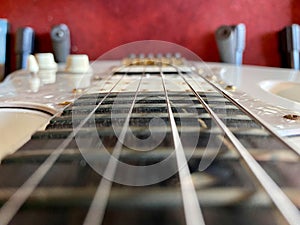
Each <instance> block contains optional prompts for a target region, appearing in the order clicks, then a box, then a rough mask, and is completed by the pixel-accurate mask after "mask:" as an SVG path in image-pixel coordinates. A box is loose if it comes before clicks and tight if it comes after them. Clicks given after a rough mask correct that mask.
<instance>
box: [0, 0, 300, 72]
mask: <svg viewBox="0 0 300 225" xmlns="http://www.w3.org/2000/svg"><path fill="white" fill-rule="evenodd" d="M0 18H8V20H9V21H10V22H11V26H12V27H11V28H12V29H11V31H12V33H14V32H15V31H16V29H17V28H18V27H20V26H31V27H33V28H34V29H35V31H36V34H37V39H38V51H39V52H47V51H51V42H50V37H49V31H50V29H51V26H53V25H56V24H59V23H66V24H67V25H68V26H69V28H70V30H71V38H72V52H73V53H87V54H88V55H89V57H90V58H91V59H95V58H97V57H98V56H100V55H101V54H102V53H104V52H105V51H107V50H109V49H111V48H113V47H116V46H118V45H120V44H123V43H127V42H131V41H135V40H144V39H159V40H166V41H171V42H174V43H177V44H180V45H183V46H185V47H187V48H189V49H190V50H192V51H194V52H195V53H196V54H198V55H199V56H200V57H201V58H202V59H203V60H205V61H219V57H218V51H217V47H216V44H215V41H214V31H215V30H216V29H217V28H218V27H219V26H220V25H222V24H236V23H240V22H243V23H245V24H246V27H247V43H246V50H245V54H244V63H245V64H254V65H267V66H280V57H279V53H278V43H277V41H278V39H277V32H278V31H279V30H280V29H282V28H283V27H284V26H287V25H290V24H291V23H300V1H299V0H165V1H164V0H148V1H146V0H135V1H134V0H66V1H63V0H18V1H17V0H0ZM12 42H14V37H13V39H12ZM11 45H12V46H11V52H13V43H12V44H11ZM12 58H14V55H13V56H12ZM13 61H14V60H13Z"/></svg>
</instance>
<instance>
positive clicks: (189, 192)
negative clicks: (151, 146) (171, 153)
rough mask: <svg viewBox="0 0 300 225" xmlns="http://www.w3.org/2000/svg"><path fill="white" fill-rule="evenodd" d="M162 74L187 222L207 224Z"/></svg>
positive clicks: (188, 224)
mask: <svg viewBox="0 0 300 225" xmlns="http://www.w3.org/2000/svg"><path fill="white" fill-rule="evenodd" d="M160 68H161V67H160ZM160 76H161V79H162V84H163V89H164V93H165V97H166V103H167V108H168V114H169V119H170V125H171V131H172V136H173V142H174V147H175V153H176V160H177V167H178V173H179V180H180V186H181V193H182V200H183V208H184V214H185V220H186V224H187V225H205V222H204V218H203V215H202V212H201V208H200V204H199V200H198V196H197V193H196V190H195V187H194V184H193V180H192V177H191V174H190V170H189V167H188V164H187V160H186V157H185V154H184V149H183V146H182V143H181V140H180V136H179V132H178V129H177V126H176V122H175V119H174V115H173V112H172V108H171V104H170V100H169V96H168V92H167V88H166V83H165V78H164V74H163V72H162V70H161V71H160Z"/></svg>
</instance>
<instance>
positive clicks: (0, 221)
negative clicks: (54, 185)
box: [0, 66, 125, 225]
mask: <svg viewBox="0 0 300 225" xmlns="http://www.w3.org/2000/svg"><path fill="white" fill-rule="evenodd" d="M123 67H124V66H122V67H120V69H122V68H123ZM113 73H114V72H112V74H113ZM112 74H110V76H109V77H108V79H110V78H111V77H112ZM124 77H125V74H124V75H123V76H122V77H121V78H120V79H119V80H118V81H117V82H116V84H115V85H114V86H113V87H112V88H111V89H110V90H109V92H108V93H107V94H106V95H105V96H104V97H103V99H102V100H101V101H100V102H99V103H98V104H97V105H96V107H95V108H94V109H93V110H92V112H90V113H89V114H88V116H87V117H86V118H85V119H84V120H83V121H81V122H80V124H79V125H78V126H77V127H76V128H74V129H73V131H72V132H71V133H70V134H69V135H68V137H67V138H66V139H65V140H64V141H63V142H62V143H61V144H60V145H59V146H58V147H57V148H56V149H55V150H54V151H53V152H52V153H51V154H50V155H49V156H48V157H47V159H46V160H45V161H44V162H43V163H42V164H41V165H40V166H39V167H38V168H37V169H36V170H35V171H34V173H33V174H32V175H31V176H30V177H29V178H28V179H27V180H26V181H25V182H24V183H23V184H22V185H21V186H20V187H19V188H18V189H17V190H16V192H15V193H14V194H13V195H12V196H11V197H10V198H9V199H8V201H7V202H5V204H4V205H3V206H2V207H1V209H0V225H8V223H9V222H10V221H11V220H12V218H13V217H14V216H15V215H16V213H17V212H18V210H19V209H20V208H21V206H22V205H23V204H24V202H25V201H26V200H27V199H28V198H29V196H30V195H31V194H32V192H33V191H34V190H35V189H36V187H37V186H38V184H39V183H40V182H41V180H42V179H43V178H44V177H45V175H46V174H47V173H48V171H49V170H50V168H51V167H52V166H53V165H54V163H55V162H56V160H57V159H58V157H59V156H60V155H61V154H62V152H63V151H64V150H65V148H66V147H67V146H68V144H69V143H70V142H71V140H72V139H73V137H75V136H76V135H77V133H78V132H79V131H80V129H81V128H82V127H83V126H84V124H85V123H86V122H87V121H88V120H89V119H90V118H91V117H92V115H93V114H94V113H95V112H96V110H97V109H98V108H99V107H100V105H101V104H102V102H103V101H104V100H105V99H106V98H107V97H108V96H109V94H111V92H112V91H113V89H114V88H115V87H116V86H117V85H118V84H119V83H120V81H121V80H122V79H123V78H124Z"/></svg>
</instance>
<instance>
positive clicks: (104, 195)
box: [83, 72, 145, 225]
mask: <svg viewBox="0 0 300 225" xmlns="http://www.w3.org/2000/svg"><path fill="white" fill-rule="evenodd" d="M144 75H145V72H143V73H142V75H141V76H140V80H139V83H138V86H137V89H136V91H135V95H134V98H133V100H132V103H131V106H130V109H129V112H128V115H127V116H126V119H125V122H124V125H123V127H122V130H121V133H120V136H119V137H118V140H117V143H116V145H115V146H114V149H113V151H112V155H111V157H110V159H109V161H108V163H107V166H106V168H105V171H104V174H103V176H102V179H101V182H100V184H99V185H98V188H97V190H96V193H95V195H94V198H93V201H92V203H91V205H90V208H89V210H88V212H87V215H86V217H85V220H84V223H83V225H99V224H102V221H103V218H104V214H105V209H106V206H107V203H108V198H109V195H110V191H111V186H112V179H113V178H114V176H115V172H116V169H117V165H118V159H119V157H120V154H121V151H122V147H123V143H124V140H125V135H126V132H127V131H128V128H129V122H130V118H131V115H132V111H133V108H134V105H135V102H136V100H137V96H138V93H139V90H140V86H141V83H142V79H143V77H144Z"/></svg>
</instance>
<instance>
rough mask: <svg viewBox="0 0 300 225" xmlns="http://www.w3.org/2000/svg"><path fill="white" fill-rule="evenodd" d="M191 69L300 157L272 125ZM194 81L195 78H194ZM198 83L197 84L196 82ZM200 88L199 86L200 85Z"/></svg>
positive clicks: (299, 152) (298, 152) (298, 151)
mask: <svg viewBox="0 0 300 225" xmlns="http://www.w3.org/2000/svg"><path fill="white" fill-rule="evenodd" d="M184 62H186V60H184ZM189 66H190V68H192V71H194V73H195V75H196V77H199V76H200V77H201V78H202V79H204V80H205V81H206V82H207V83H208V84H210V85H211V86H212V87H214V88H215V89H216V90H218V91H219V92H220V93H222V95H223V96H224V97H226V98H227V99H228V100H229V101H231V102H232V103H233V104H234V105H236V106H238V107H239V108H240V109H242V111H243V112H244V113H246V114H247V115H248V116H250V117H251V118H253V119H254V120H255V121H257V122H258V123H259V124H260V125H262V126H263V127H264V128H265V129H266V130H267V131H268V132H269V133H271V134H272V135H273V136H274V137H276V139H277V140H278V141H280V142H281V143H282V144H283V145H285V146H286V147H287V148H289V149H290V150H291V151H293V152H294V153H296V154H297V155H298V156H300V149H298V148H294V147H293V146H291V145H290V144H289V143H287V142H286V141H284V140H283V139H282V137H281V136H280V135H278V134H277V133H275V132H274V131H273V129H272V128H271V126H270V125H268V124H267V123H265V122H264V121H263V120H262V119H260V118H259V117H256V116H255V115H254V114H253V113H251V111H249V110H247V108H245V107H244V106H243V105H242V104H240V103H239V102H237V101H235V100H234V99H233V98H232V97H231V96H230V95H229V94H227V93H226V92H225V91H223V90H222V89H221V88H219V87H218V86H217V85H216V84H214V83H213V82H211V81H210V80H209V79H207V78H206V77H205V76H204V75H200V74H199V73H197V71H195V69H193V68H195V66H193V65H191V64H189ZM192 79H193V78H192ZM196 83H197V82H196ZM198 86H199V84H198Z"/></svg>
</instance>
